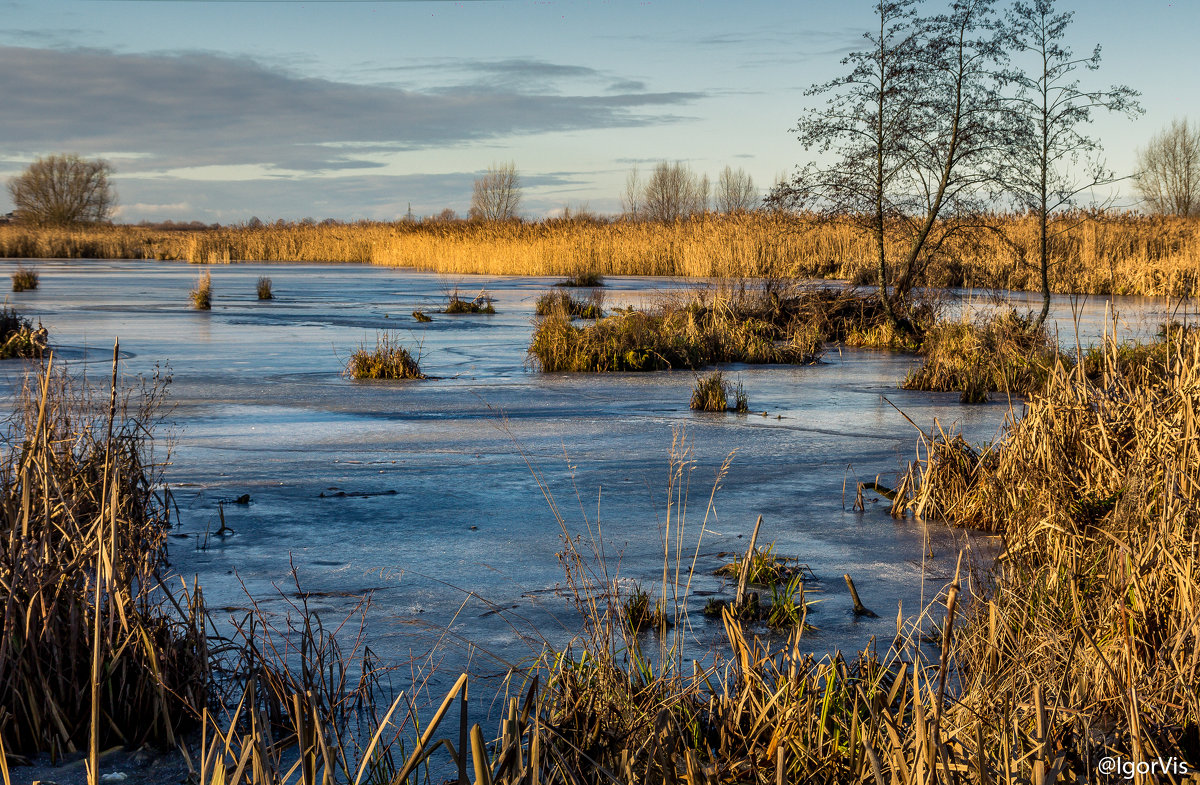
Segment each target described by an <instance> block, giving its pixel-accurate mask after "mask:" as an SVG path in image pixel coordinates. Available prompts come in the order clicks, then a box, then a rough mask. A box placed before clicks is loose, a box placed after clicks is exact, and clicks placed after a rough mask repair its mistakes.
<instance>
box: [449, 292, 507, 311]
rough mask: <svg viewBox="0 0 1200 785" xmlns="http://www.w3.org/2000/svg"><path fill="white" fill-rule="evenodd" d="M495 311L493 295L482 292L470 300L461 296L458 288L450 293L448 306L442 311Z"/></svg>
mask: <svg viewBox="0 0 1200 785" xmlns="http://www.w3.org/2000/svg"><path fill="white" fill-rule="evenodd" d="M495 312H496V306H495V305H493V304H492V297H491V295H489V294H488V293H487V292H480V293H479V294H477V295H475V296H474V297H473V298H471V299H470V300H468V299H467V298H465V297H463V296H461V295H460V294H459V293H458V290H457V289H455V290H454V291H453V292H451V293H450V295H449V297H448V298H447V300H446V307H445V308H444V309H443V310H442V313H485V314H493V313H495Z"/></svg>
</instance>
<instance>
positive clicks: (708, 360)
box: [529, 290, 825, 372]
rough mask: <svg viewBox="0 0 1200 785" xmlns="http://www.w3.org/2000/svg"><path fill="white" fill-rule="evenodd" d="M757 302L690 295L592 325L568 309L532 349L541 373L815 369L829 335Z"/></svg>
mask: <svg viewBox="0 0 1200 785" xmlns="http://www.w3.org/2000/svg"><path fill="white" fill-rule="evenodd" d="M801 302H804V300H803V298H800V299H797V300H794V301H793V300H788V301H787V302H781V301H778V300H771V299H769V298H766V299H763V298H759V297H756V296H755V297H741V298H739V297H730V296H726V295H721V294H717V295H711V294H710V293H709V292H706V291H703V290H701V291H697V292H694V293H692V294H691V295H690V296H689V298H688V299H680V298H674V299H672V298H665V299H663V300H662V301H661V302H659V303H658V304H657V305H656V306H654V307H652V308H649V309H646V310H641V311H639V310H635V309H633V308H629V309H626V310H619V311H615V312H613V313H612V314H611V315H609V316H606V317H604V318H603V319H599V320H598V321H596V322H595V323H593V324H590V325H588V326H586V327H576V326H575V325H573V324H571V319H570V316H569V315H568V314H567V313H566V312H565V311H564V310H562V309H557V310H554V311H552V312H551V313H550V314H549V315H548V316H545V317H543V318H541V319H540V320H539V321H538V322H537V325H536V328H535V329H534V333H533V337H532V338H531V339H530V344H529V357H530V360H531V362H533V363H534V364H535V365H536V366H537V367H538V368H539V369H540V370H542V371H545V372H555V371H587V372H609V371H657V370H664V369H669V368H676V369H681V368H690V369H693V370H695V369H699V368H703V367H705V366H709V365H715V364H717V363H725V362H746V363H794V364H799V363H812V362H816V360H817V359H818V358H819V357H820V355H821V352H822V351H823V346H824V339H825V335H824V333H823V332H822V331H821V329H820V328H819V327H818V326H817V324H816V323H815V322H814V321H812V320H811V319H808V318H804V317H803V316H802V315H801V312H800V311H801V309H799V308H797V307H793V304H795V303H801Z"/></svg>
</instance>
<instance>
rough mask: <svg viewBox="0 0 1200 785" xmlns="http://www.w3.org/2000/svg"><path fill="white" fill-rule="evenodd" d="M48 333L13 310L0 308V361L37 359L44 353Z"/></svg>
mask: <svg viewBox="0 0 1200 785" xmlns="http://www.w3.org/2000/svg"><path fill="white" fill-rule="evenodd" d="M48 336H49V333H48V332H47V330H46V328H45V327H42V325H40V324H39V325H38V326H37V327H36V328H34V326H33V322H32V321H31V320H30V319H29V318H28V317H25V316H21V315H20V314H18V313H17V312H16V310H14V309H13V308H10V307H8V306H7V305H5V306H0V360H10V359H12V358H14V357H25V358H34V359H36V358H39V357H41V356H42V354H43V353H44V352H45V351H46V342H47V340H48Z"/></svg>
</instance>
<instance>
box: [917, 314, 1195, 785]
mask: <svg viewBox="0 0 1200 785" xmlns="http://www.w3.org/2000/svg"><path fill="white" fill-rule="evenodd" d="M1128 349H1129V347H1128V346H1122V345H1121V344H1118V343H1117V342H1116V341H1113V340H1111V339H1110V340H1109V341H1107V343H1106V344H1105V347H1104V348H1103V350H1101V351H1100V352H1097V353H1094V354H1093V356H1092V358H1091V361H1090V362H1091V364H1092V367H1091V368H1087V367H1085V366H1087V365H1088V364H1089V363H1086V362H1085V363H1080V364H1079V365H1077V366H1075V367H1074V368H1072V367H1070V365H1069V364H1068V363H1061V362H1060V363H1058V364H1056V365H1055V366H1054V368H1053V371H1052V373H1051V376H1050V378H1049V380H1048V383H1047V385H1046V389H1045V391H1044V392H1043V393H1041V394H1040V395H1037V396H1034V397H1033V398H1032V399H1031V400H1030V401H1029V402H1028V403H1027V404H1026V406H1025V411H1024V412H1023V413H1022V414H1021V415H1020V417H1019V419H1018V418H1016V417H1015V416H1014V418H1013V419H1011V420H1010V422H1009V423H1008V425H1007V426H1006V429H1005V432H1004V434H1003V437H1002V438H1001V439H1000V441H999V442H997V443H996V444H993V445H986V446H984V447H981V448H972V447H970V446H969V445H967V444H966V442H965V441H964V440H962V439H961V437H958V436H954V435H948V434H945V433H941V432H935V433H934V434H931V435H930V436H929V437H928V438H927V439H926V445H927V447H926V449H927V455H926V457H925V458H924V459H922V460H921V461H918V462H917V463H916V464H914V465H913V466H912V468H911V470H910V472H909V474H908V476H907V477H906V478H905V479H904V481H903V482H902V484H901V487H900V489H899V491H900V492H899V493H898V494H897V496H896V501H895V503H894V507H893V510H894V511H895V512H896V513H897V514H901V513H903V512H904V511H906V510H907V511H912V512H913V513H914V514H916V515H919V516H925V517H935V518H942V519H945V520H947V521H950V522H952V523H955V524H959V525H966V526H973V527H978V528H982V529H985V530H989V531H995V532H1000V533H1001V534H1002V536H1003V541H1004V544H1005V552H1004V555H1003V557H1002V558H1001V560H1000V562H999V563H998V567H997V572H996V575H995V576H994V578H993V582H994V587H995V588H994V591H993V592H992V594H991V596H989V597H987V598H986V601H981V602H978V603H975V604H974V605H973V606H972V607H971V608H970V609H969V611H968V614H967V618H966V620H965V622H966V626H965V632H964V637H963V645H962V647H961V649H960V651H959V656H960V663H961V666H962V670H963V674H964V686H963V694H962V698H961V700H960V703H959V705H958V706H956V707H955V721H956V722H962V721H968V722H972V723H976V724H980V725H981V726H982V727H984V728H989V727H993V726H994V725H995V724H996V723H998V722H1003V713H1004V712H1005V711H1006V710H1007V709H1006V708H1005V707H1006V705H1011V704H1013V703H1016V704H1019V705H1035V706H1039V707H1040V708H1039V709H1038V711H1039V712H1041V714H1042V717H1043V719H1042V723H1043V726H1044V728H1045V732H1046V733H1047V734H1053V735H1054V736H1056V737H1057V738H1059V739H1060V740H1062V741H1061V743H1062V744H1063V745H1066V746H1065V748H1064V749H1063V750H1062V751H1061V752H1059V753H1058V755H1059V757H1060V758H1062V761H1061V765H1062V766H1065V767H1069V768H1075V769H1078V770H1083V771H1085V772H1086V771H1095V769H1094V766H1095V765H1096V764H1097V763H1098V760H1099V758H1100V757H1101V756H1105V755H1109V754H1117V756H1118V757H1123V758H1126V759H1129V760H1147V759H1154V758H1157V757H1160V756H1161V757H1162V758H1163V760H1166V759H1167V758H1169V757H1171V756H1172V755H1179V756H1181V757H1182V759H1184V760H1186V759H1188V758H1189V757H1190V758H1191V760H1192V761H1193V762H1195V761H1196V760H1197V756H1200V693H1197V689H1196V687H1197V684H1200V660H1198V659H1197V656H1196V651H1197V644H1198V643H1200V554H1198V552H1197V545H1196V531H1197V530H1196V521H1197V520H1200V439H1198V438H1197V436H1196V434H1197V433H1198V432H1200V336H1197V335H1195V334H1194V333H1192V332H1191V331H1174V332H1170V331H1168V332H1167V334H1166V336H1165V337H1164V338H1163V339H1162V341H1161V342H1160V344H1159V345H1157V346H1155V347H1153V348H1152V349H1149V350H1146V351H1141V352H1132V353H1131V352H1130V351H1128ZM1139 360H1140V361H1139ZM1185 652H1188V654H1185ZM1106 748H1108V749H1111V750H1114V751H1116V752H1115V753H1109V752H1106V751H1105V749H1106ZM1047 776H1048V775H1047Z"/></svg>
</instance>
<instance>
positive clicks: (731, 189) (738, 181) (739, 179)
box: [714, 166, 758, 213]
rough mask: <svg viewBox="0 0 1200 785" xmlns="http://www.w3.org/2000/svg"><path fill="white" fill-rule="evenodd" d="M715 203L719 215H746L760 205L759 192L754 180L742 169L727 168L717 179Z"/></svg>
mask: <svg viewBox="0 0 1200 785" xmlns="http://www.w3.org/2000/svg"><path fill="white" fill-rule="evenodd" d="M714 201H715V203H716V204H715V205H714V207H715V208H716V211H717V212H718V213H744V212H747V211H749V210H753V209H754V208H755V207H756V206H757V205H758V190H757V189H756V188H755V187H754V178H752V177H751V176H750V175H749V174H747V173H746V171H745V170H744V169H742V168H740V167H739V168H738V169H737V170H736V171H735V170H734V169H732V168H731V167H728V166H726V167H725V168H724V169H723V170H722V171H721V176H720V177H718V178H717V192H716V197H715V199H714Z"/></svg>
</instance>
